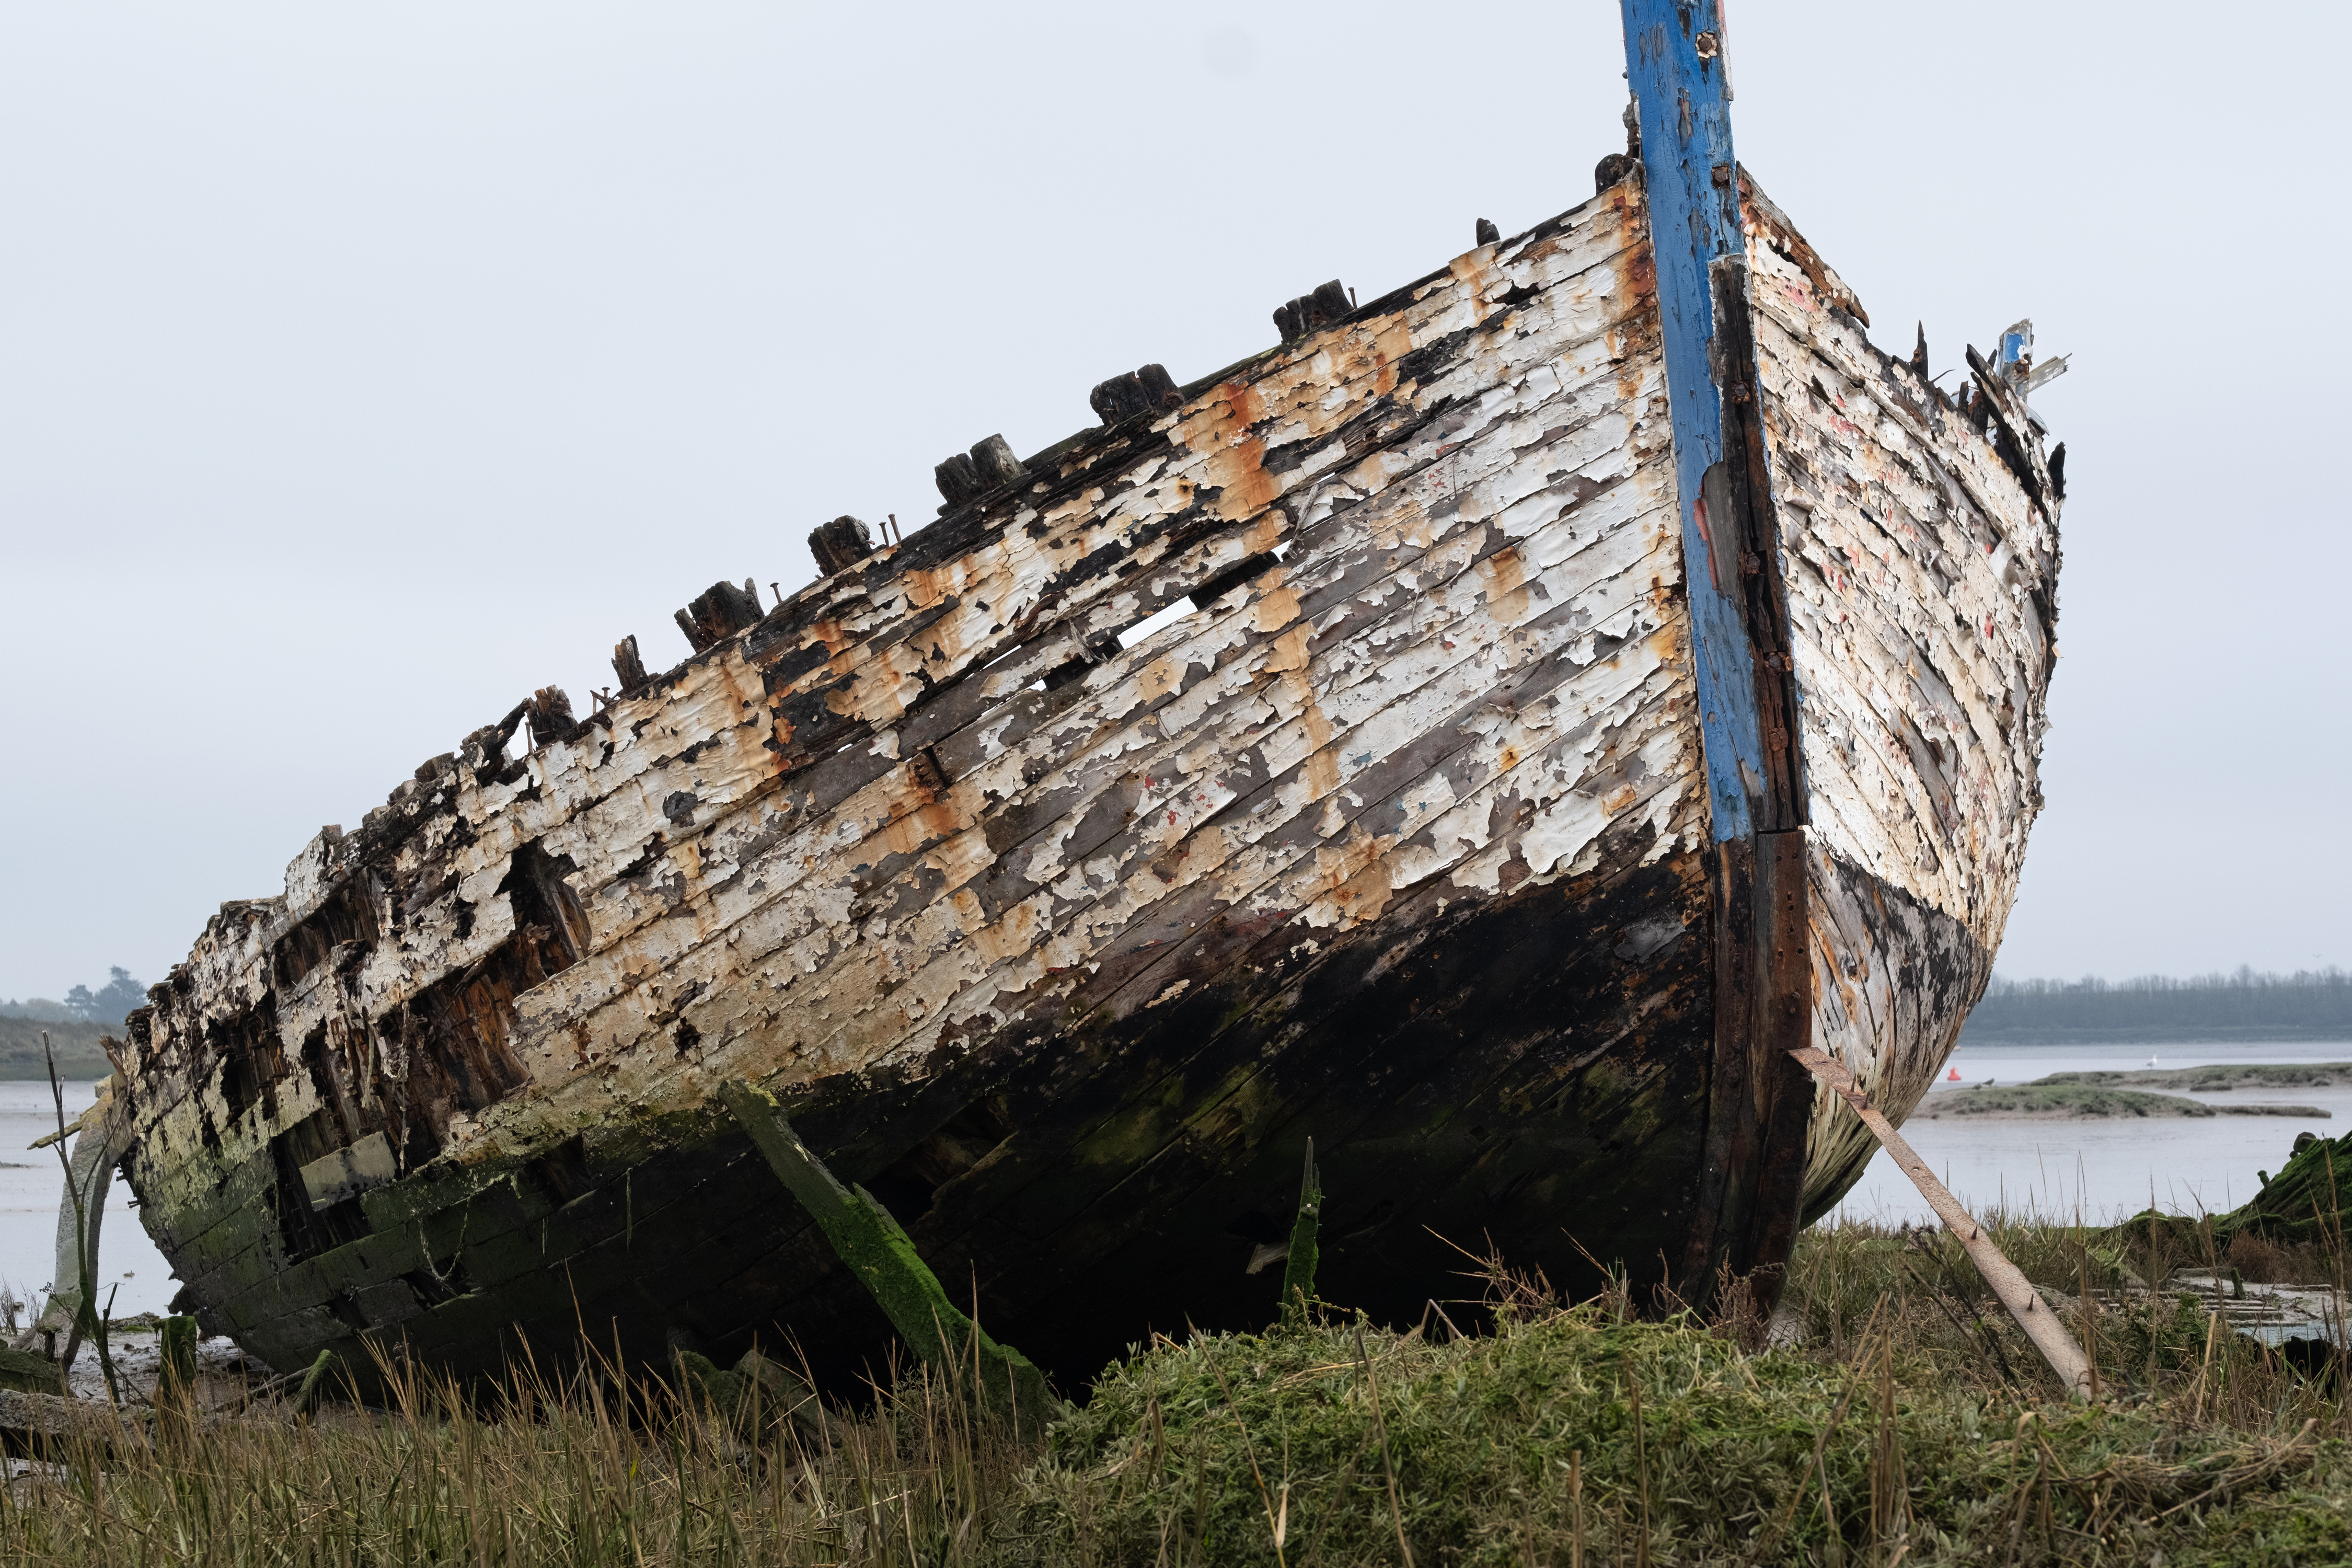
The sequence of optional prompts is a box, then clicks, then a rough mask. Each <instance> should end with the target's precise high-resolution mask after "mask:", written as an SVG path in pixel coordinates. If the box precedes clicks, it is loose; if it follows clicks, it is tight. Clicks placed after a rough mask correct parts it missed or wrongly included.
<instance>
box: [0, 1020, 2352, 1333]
mask: <svg viewBox="0 0 2352 1568" xmlns="http://www.w3.org/2000/svg"><path fill="white" fill-rule="evenodd" d="M2149 1058H2157V1065H2158V1066H2159V1067H2167V1068H2189V1067H2202V1066H2205V1065H2207V1064H2209V1063H2215V1062H2330V1061H2352V1041H2344V1042H2336V1043H2326V1044H2312V1045H2305V1044H2298V1045H2279V1044H2259V1043H2257V1044H2230V1045H2212V1046H2197V1045H2168V1046H2129V1045H2117V1046H2074V1047H2039V1046H1963V1047H1961V1048H1960V1049H1959V1050H1958V1052H1957V1053H1955V1054H1954V1056H1953V1058H1952V1067H1953V1068H1956V1069H1958V1072H1959V1074H1960V1079H1961V1081H1960V1083H1958V1084H1957V1085H1956V1084H1952V1083H1950V1082H1949V1081H1946V1082H1942V1083H1939V1084H1937V1087H1936V1089H1934V1090H1933V1091H1932V1092H1934V1093H1937V1094H1944V1093H1949V1092H1951V1091H1952V1090H1953V1089H1959V1088H1965V1087H1967V1086H1968V1085H1969V1084H1971V1083H1977V1082H1981V1081H1983V1080H1985V1079H1994V1080H1997V1081H1999V1082H2001V1083H2023V1082H2025V1081H2027V1080H2028V1079H2036V1078H2040V1077H2042V1076H2043V1075H2044V1074H2047V1073H2053V1072H2080V1071H2096V1070H2110V1071H2112V1070H2117V1069H2128V1068H2144V1067H2146V1066H2147V1065H2148V1062H2149ZM2163 1092H2167V1093H2169V1092H2173V1091H2170V1090H2165V1091H2163ZM92 1094H93V1089H92V1087H91V1086H90V1085H89V1084H88V1083H81V1084H73V1085H68V1087H67V1089H66V1114H67V1115H68V1116H72V1115H74V1114H76V1113H77V1112H79V1110H81V1109H82V1107H84V1106H86V1105H88V1104H89V1102H90V1099H91V1097H92ZM2189 1098H2191V1099H2196V1100H2210V1101H2211V1102H2213V1103H2215V1104H2221V1103H2224V1102H2226V1101H2228V1100H2240V1101H2252V1100H2267V1101H2284V1102H2287V1103H2292V1104H2297V1105H2310V1106H2315V1107H2317V1108H2319V1109H2321V1110H2327V1111H2329V1112H2331V1113H2332V1114H2331V1115H2330V1116H2329V1117H2327V1118H2324V1119H2322V1118H2312V1117H2289V1116H2215V1117H2195V1118H2188V1117H2183V1118H2178V1119H2173V1118H2167V1119H2163V1120H2154V1119H2151V1120H2145V1121H2144V1120H2142V1119H2140V1118H2138V1117H2130V1118H2124V1119H2117V1120H2115V1121H1994V1120H1990V1119H1985V1120H1979V1119H1976V1118H1969V1119H1967V1120H1960V1119H1958V1118H1949V1117H1948V1118H1944V1119H1941V1120H1938V1121H1912V1122H1911V1123H1910V1124H1909V1125H1908V1126H1906V1128H1905V1129H1904V1136H1905V1137H1906V1138H1907V1139H1908V1140H1909V1141H1910V1142H1911V1145H1912V1147H1914V1148H1916V1149H1917V1150H1918V1151H1919V1152H1920V1153H1921V1154H1922V1155H1923V1156H1925V1157H1926V1159H1927V1163H1929V1164H1930V1165H1932V1166H1934V1167H1935V1169H1936V1171H1937V1173H1938V1174H1939V1175H1941V1176H1942V1177H1943V1178H1944V1183H1945V1184H1946V1185H1947V1186H1949V1187H1950V1188H1951V1189H1952V1191H1953V1192H1954V1193H1955V1194H1958V1197H1959V1199H1960V1201H1961V1202H1962V1203H1964V1204H1967V1205H1970V1207H1971V1208H1972V1209H1976V1210H1979V1211H1981V1210H1985V1209H1990V1208H1994V1207H1997V1206H2006V1207H2009V1208H2011V1209H2018V1208H2023V1207H2028V1206H2031V1207H2032V1208H2034V1209H2037V1210H2039V1211H2040V1212H2042V1214H2044V1215H2051V1216H2053V1217H2067V1218H2072V1217H2074V1215H2081V1216H2082V1217H2083V1218H2084V1219H2086V1220H2101V1221H2104V1220H2109V1219H2114V1218H2119V1217H2121V1216H2122V1215H2127V1214H2136V1213H2137V1212H2138V1211H2139V1210H2141V1209H2144V1208H2146V1207H2147V1206H2148V1205H2150V1203H2154V1204H2155V1205H2156V1206H2158V1207H2159V1208H2163V1209H2168V1210H2171V1211H2173V1212H2176V1213H2187V1214H2195V1213H2198V1212H2200V1211H2204V1212H2210V1213H2214V1214H2220V1213H2222V1212H2224V1211H2226V1210H2229V1209H2231V1208H2234V1207H2236V1206H2237V1205H2239V1204H2241V1203H2243V1202H2244V1201H2245V1200H2246V1199H2247V1198H2249V1197H2251V1196H2252V1194H2254V1192H2255V1190H2256V1189H2257V1187H2258V1186H2259V1185H2260V1184H2261V1178H2260V1177H2259V1176H2258V1175H2257V1174H2256V1173H2257V1172H2260V1171H2265V1170H2268V1171H2275V1170H2277V1169H2278V1168H2279V1167H2280V1166H2281V1165H2283V1164H2284V1163H2286V1158H2287V1154H2288V1152H2289V1151H2290V1150H2291V1149H2293V1147H2294V1136H2295V1134H2296V1133H2298V1132H2301V1131H2313V1132H2316V1133H2319V1134H2320V1135H2321V1136H2323V1137H2331V1138H2332V1137H2337V1136H2340V1135H2341V1134H2343V1133H2344V1132H2345V1131H2352V1086H2345V1087H2340V1088H2334V1089H2282V1090H2244V1089H2241V1090H2234V1091H2231V1093H2228V1094H2213V1095H2192V1096H2190V1097H2189ZM56 1125H57V1113H56V1111H55V1110H54V1108H53V1107H52V1105H51V1103H50V1100H49V1086H48V1085H47V1084H46V1083H24V1082H6V1081H0V1288H5V1289H8V1290H10V1291H12V1292H13V1293H14V1294H15V1295H16V1299H17V1300H19V1301H29V1300H38V1299H39V1298H40V1296H41V1295H42V1294H43V1293H44V1291H45V1289H46V1288H47V1285H48V1284H49V1282H50V1277H51V1274H52V1272H53V1259H54V1257H55V1253H56V1247H57V1214H58V1194H60V1193H61V1192H62V1191H63V1190H64V1186H65V1180H64V1176H63V1173H61V1172H60V1170H59V1169H58V1161H57V1155H56V1154H55V1153H54V1152H52V1151H50V1150H47V1149H41V1150H32V1151H28V1150H26V1147H25V1146H26V1144H27V1143H30V1142H32V1141H33V1140H34V1139H35V1138H37V1137H39V1136H40V1135H41V1134H42V1133H44V1132H47V1131H49V1130H50V1129H52V1128H53V1127H55V1126H56ZM106 1209H107V1216H106V1223H105V1225H104V1226H102V1227H101V1242H100V1270H99V1272H100V1279H101V1280H102V1281H103V1283H104V1284H105V1285H106V1286H108V1287H110V1288H112V1289H114V1291H115V1298H114V1310H115V1312H116V1313H117V1314H118V1315H120V1316H125V1317H127V1316H129V1315H130V1314H131V1313H133V1312H160V1311H162V1310H163V1309H164V1307H165V1306H166V1305H167V1304H168V1303H169V1302H170V1301H171V1300H172V1294H173V1291H174V1290H176V1289H178V1285H177V1284H176V1282H174V1281H173V1279H172V1278H171V1270H170V1268H169V1266H168V1265H166V1264H165V1263H164V1261H163V1254H162V1253H160V1252H158V1251H157V1250H156V1249H155V1244H154V1243H153V1242H152V1241H150V1240H148V1239H147V1233H146V1231H145V1230H144V1229H142V1227H141V1226H140V1224H139V1216H138V1215H137V1214H136V1213H134V1212H133V1211H132V1209H131V1192H130V1189H129V1187H128V1186H126V1185H125V1184H123V1183H121V1182H120V1181H118V1182H116V1183H115V1184H114V1185H113V1187H112V1188H111V1190H110V1192H109V1193H108V1194H107V1205H106ZM1835 1213H1836V1214H1837V1215H1840V1216H1846V1217H1861V1218H1874V1219H1881V1220H1885V1222H1886V1223H1888V1224H1893V1223H1895V1221H1897V1220H1904V1219H1907V1220H1912V1221H1914V1222H1928V1221H1931V1220H1932V1218H1933V1216H1932V1215H1930V1213H1929V1211H1928V1209H1927V1203H1926V1201H1925V1200H1923V1199H1922V1198H1921V1197H1920V1196H1919V1194H1918V1191H1917V1189H1916V1188H1915V1187H1913V1186H1912V1185H1911V1184H1910V1182H1909V1181H1908V1180H1906V1178H1905V1176H1904V1175H1903V1173H1902V1172H1901V1171H1899V1170H1897V1169H1896V1168H1895V1163H1894V1162H1893V1161H1892V1160H1890V1159H1888V1158H1887V1157H1886V1154H1885V1152H1884V1151H1882V1152H1880V1153H1879V1154H1878V1156H1877V1157H1876V1158H1875V1159H1874V1160H1873V1161H1872V1162H1871V1164H1870V1168H1869V1170H1868V1171H1866V1172H1865V1173H1864V1175H1863V1178H1862V1180H1861V1181H1860V1182H1859V1183H1858V1184H1855V1186H1854V1189H1853V1192H1851V1193H1849V1194H1846V1198H1845V1201H1844V1202H1843V1203H1842V1204H1840V1205H1838V1208H1837V1210H1836V1211H1835Z"/></svg>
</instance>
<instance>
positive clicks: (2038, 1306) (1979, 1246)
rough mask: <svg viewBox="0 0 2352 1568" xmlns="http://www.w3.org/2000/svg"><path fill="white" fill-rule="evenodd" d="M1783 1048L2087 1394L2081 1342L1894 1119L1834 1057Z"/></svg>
mask: <svg viewBox="0 0 2352 1568" xmlns="http://www.w3.org/2000/svg"><path fill="white" fill-rule="evenodd" d="M1789 1054H1790V1056H1792V1057H1794V1058H1797V1062H1798V1065H1800V1066H1801V1067H1802V1068H1804V1069H1805V1070H1806V1071H1807V1072H1809V1073H1811V1074H1812V1075H1813V1076H1814V1077H1815V1078H1817V1079H1821V1080H1822V1082H1823V1083H1825V1084H1828V1085H1829V1086H1830V1087H1831V1088H1832V1089H1835V1090H1837V1092H1838V1096H1839V1098H1840V1099H1842V1100H1844V1101H1845V1102H1846V1103H1847V1104H1848V1105H1851V1106H1853V1109H1854V1113H1855V1114H1856V1115H1858V1116H1860V1117H1861V1118H1862V1124H1863V1125H1864V1127H1867V1128H1869V1129H1870V1131H1871V1134H1872V1136H1874V1137H1875V1138H1876V1139H1877V1140H1878V1141H1879V1142H1880V1143H1882V1144H1884V1145H1885V1149H1886V1152H1888V1153H1890V1154H1892V1155H1894V1156H1895V1163H1896V1164H1898V1165H1900V1166H1902V1167H1903V1173H1904V1174H1905V1175H1906V1176H1908V1177H1910V1178H1911V1183H1912V1185H1914V1186H1916V1187H1917V1188H1918V1189H1919V1194H1920V1195H1921V1196H1922V1197H1924V1198H1926V1199H1927V1206H1928V1207H1930V1208H1932V1209H1934V1210H1935V1211H1936V1216H1937V1218H1938V1219H1940V1220H1942V1221H1943V1222H1944V1228H1945V1229H1947V1230H1948V1231H1950V1232H1951V1233H1952V1234H1953V1235H1954V1236H1957V1237H1959V1238H1960V1245H1961V1246H1962V1247H1966V1248H1968V1252H1969V1260H1970V1261H1971V1262H1973V1263H1974V1264H1975V1265H1976V1266H1977V1272H1978V1273H1979V1275H1981V1276H1983V1278H1984V1282H1985V1283H1986V1284H1987V1285H1988V1286H1990V1287H1991V1289H1992V1293H1993V1294H1994V1295H1995V1296H1996V1297H1998V1298H2000V1304H2001V1305H2002V1306H2004V1307H2006V1308H2008V1309H2009V1315H2010V1316H2011V1317H2012V1318H2015V1319H2016V1320H2017V1326H2018V1327H2019V1328H2021V1329H2023V1330H2024V1331H2025V1337H2026V1338H2027V1339H2029V1340H2032V1342H2033V1348H2034V1349H2035V1350H2038V1351H2040V1352H2042V1360H2044V1361H2046V1362H2048V1363H2050V1370H2051V1371H2053V1372H2054V1373H2057V1374H2058V1381H2060V1382H2061V1383H2063V1384H2065V1385H2066V1386H2067V1388H2068V1389H2070V1390H2072V1391H2073V1393H2074V1397H2075V1398H2077V1399H2081V1400H2088V1399H2089V1398H2090V1397H2091V1390H2092V1373H2091V1363H2090V1362H2089V1361H2088V1359H2086V1358H2085V1357H2084V1354H2083V1347H2082V1346H2080V1345H2078V1344H2076V1343H2075V1342H2074V1335H2072V1334H2070V1333H2068V1332H2067V1331H2066V1325H2065V1324H2063V1323H2062V1322H2060V1321H2058V1314H2057V1313H2055V1312H2053V1311H2052V1310H2050V1303H2048V1302H2047V1301H2044V1300H2042V1293H2041V1292H2040V1291H2038V1290H2036V1289H2034V1288H2033V1285H2032V1281H2031V1280H2029V1279H2026V1278H2025V1276H2024V1275H2022V1274H2021V1273H2019V1272H2018V1269H2017V1265H2016V1264H2014V1263H2011V1261H2010V1260H2009V1259H2008V1258H2006V1257H2005V1256H2003V1255H2002V1253H2001V1250H2000V1247H1995V1246H1994V1245H1993V1241H1992V1237H1989V1236H1987V1235H1986V1234H1985V1233H1984V1227H1983V1226H1980V1225H1979V1224H1977V1222H1976V1221H1975V1220H1974V1219H1972V1218H1970V1217H1969V1211H1968V1210H1966V1209H1964V1208H1962V1207H1961V1206H1960V1200H1959V1199H1958V1198H1956V1197H1954V1196H1952V1194H1951V1189H1950V1188H1948V1187H1947V1186H1945V1185H1944V1184H1943V1183H1941V1182H1939V1181H1937V1179H1936V1173H1935V1172H1933V1171H1931V1170H1929V1169H1928V1168H1927V1161H1925V1160H1922V1159H1921V1158H1919V1154H1918V1152H1917V1151H1916V1150H1915V1149H1913V1148H1912V1147H1911V1145H1910V1144H1908V1143H1906V1142H1904V1141H1903V1134H1901V1133H1900V1132H1897V1131H1895V1124H1894V1123H1893V1122H1891V1121H1887V1120H1886V1118H1885V1116H1884V1115H1882V1114H1880V1112H1879V1110H1878V1108H1877V1107H1876V1106H1874V1105H1873V1104H1871V1103H1870V1096H1869V1095H1868V1094H1866V1093H1864V1091H1863V1088H1862V1086H1861V1085H1860V1084H1858V1083H1856V1082H1854V1081H1853V1074H1852V1073H1850V1072H1848V1071H1846V1070H1845V1068H1844V1066H1843V1064H1842V1063H1841V1062H1839V1061H1838V1059H1837V1058H1834V1057H1832V1056H1831V1055H1829V1054H1828V1053H1827V1052H1825V1051H1822V1050H1819V1049H1816V1048H1815V1047H1811V1046H1806V1047H1801V1048H1800V1049H1797V1050H1793V1051H1790V1053H1789Z"/></svg>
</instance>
